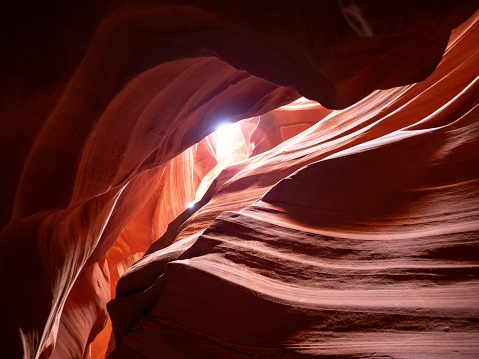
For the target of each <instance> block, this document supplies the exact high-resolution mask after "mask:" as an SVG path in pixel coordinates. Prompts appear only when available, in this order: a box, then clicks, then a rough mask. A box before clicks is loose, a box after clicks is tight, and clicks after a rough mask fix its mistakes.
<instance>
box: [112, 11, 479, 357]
mask: <svg viewBox="0 0 479 359" xmlns="http://www.w3.org/2000/svg"><path fill="white" fill-rule="evenodd" d="M476 21H477V16H476V17H474V18H473V19H472V20H471V21H470V22H469V23H468V24H466V25H464V26H463V27H461V28H459V29H458V30H457V31H456V32H455V33H454V36H453V37H452V39H451V42H450V44H449V48H448V50H447V51H446V53H445V55H444V58H443V61H442V62H441V64H440V65H439V66H438V68H437V69H436V71H435V72H434V73H433V74H432V75H431V76H430V77H429V78H428V79H427V80H426V81H424V82H422V83H419V84H415V85H411V86H406V87H400V88H395V89H391V90H382V91H377V92H375V93H373V94H371V95H370V96H368V97H367V98H366V99H364V100H362V101H361V102H359V103H358V104H356V105H354V106H352V107H350V108H348V109H346V110H343V111H337V112H333V113H331V114H330V115H329V116H327V117H326V118H324V119H323V120H322V121H320V122H319V123H318V124H316V125H314V126H313V127H311V128H310V129H309V130H306V131H304V132H303V133H301V134H299V135H297V136H296V137H294V138H292V139H290V140H289V141H286V142H283V143H282V144H280V145H278V146H277V147H275V148H274V149H272V150H270V151H268V152H265V153H263V154H260V155H258V156H256V157H253V158H251V159H249V160H247V161H244V162H241V163H239V164H237V165H234V166H233V167H232V168H228V169H227V170H225V171H224V172H223V173H222V174H221V175H220V177H219V178H218V180H219V181H220V180H221V178H222V176H226V177H227V178H228V179H227V180H225V181H224V183H223V184H222V186H221V187H220V188H218V190H217V192H216V193H215V195H214V196H213V198H212V199H211V200H210V201H209V203H208V204H206V205H205V206H204V207H203V208H202V209H201V210H199V211H198V212H196V213H195V214H194V215H193V216H192V217H190V218H189V219H188V220H187V221H186V222H185V223H184V224H183V225H182V226H180V228H179V230H178V233H179V234H178V236H177V242H176V243H175V244H173V245H172V246H170V247H168V248H166V249H163V250H158V251H156V252H153V253H151V254H149V255H148V256H146V257H145V258H143V259H142V260H141V261H139V262H138V263H137V264H135V265H134V266H133V267H132V268H130V269H129V270H128V271H127V272H126V273H125V275H124V277H123V278H122V279H121V280H120V283H119V286H118V290H119V291H118V293H117V298H116V299H114V300H113V301H112V302H111V304H110V305H109V310H110V313H111V315H112V317H113V323H114V332H115V335H116V339H117V340H119V339H121V340H122V341H121V343H117V345H118V347H117V349H116V351H114V352H113V354H112V355H111V356H110V358H154V357H155V355H157V353H163V354H164V355H166V356H168V357H181V358H191V357H204V358H224V357H229V358H235V357H238V358H243V357H250V356H259V357H319V356H324V357H327V358H329V357H333V356H335V357H336V356H339V357H348V358H350V357H361V358H362V357H393V358H398V357H399V358H401V357H402V358H411V357H414V358H416V357H424V358H431V357H443V358H448V357H454V356H456V355H458V356H459V357H467V358H474V357H476V356H477V355H479V345H478V344H477V343H479V325H478V324H477V318H478V315H479V277H478V274H479V262H478V260H479V257H478V255H477V253H478V252H477V250H478V244H479V242H478V234H479V166H478V163H479V138H478V136H479V122H478V120H479V112H478V103H479V101H478V100H479V95H478V94H479V93H478V90H479V88H478V85H479V82H478V81H479V78H478V75H479V74H478V72H477V66H478V64H479V57H478V48H477V46H475V47H474V46H470V45H471V44H473V43H476V42H477V41H479V31H478V23H477V22H476ZM304 165H307V166H305V167H303V166H304ZM234 168H236V170H235V171H234ZM230 171H232V172H234V176H231V174H230V173H229V172H230ZM285 177H286V178H285ZM281 179H282V180H281ZM278 180H280V182H279V183H277V184H275V183H276V182H277V181H278ZM266 191H267V192H266ZM265 192H266V194H265V195H264V196H263V195H262V194H263V193H265ZM230 198H233V199H230ZM203 228H205V230H204V231H203V232H201V231H200V230H201V229H203ZM127 308H128V309H127ZM132 308H134V309H132Z"/></svg>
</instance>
